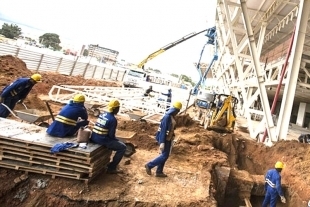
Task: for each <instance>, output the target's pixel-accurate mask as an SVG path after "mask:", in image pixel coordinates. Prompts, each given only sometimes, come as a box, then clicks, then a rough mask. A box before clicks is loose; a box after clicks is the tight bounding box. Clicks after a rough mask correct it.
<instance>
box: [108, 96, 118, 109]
mask: <svg viewBox="0 0 310 207" xmlns="http://www.w3.org/2000/svg"><path fill="white" fill-rule="evenodd" d="M119 106H120V103H119V101H118V100H117V99H112V100H111V101H110V102H109V104H108V111H109V112H112V111H113V109H115V108H117V107H119Z"/></svg>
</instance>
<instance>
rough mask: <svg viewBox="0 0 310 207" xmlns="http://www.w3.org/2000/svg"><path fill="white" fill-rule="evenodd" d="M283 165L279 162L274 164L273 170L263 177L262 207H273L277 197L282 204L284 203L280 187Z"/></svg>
mask: <svg viewBox="0 0 310 207" xmlns="http://www.w3.org/2000/svg"><path fill="white" fill-rule="evenodd" d="M283 167H284V164H283V163H282V162H280V161H278V162H276V164H275V168H274V169H270V170H268V171H267V173H266V176H265V191H266V195H265V199H264V202H263V207H267V205H268V204H269V205H270V207H275V206H276V204H277V200H278V195H279V196H280V198H281V202H282V203H286V199H285V197H284V194H283V191H282V187H281V171H282V169H283Z"/></svg>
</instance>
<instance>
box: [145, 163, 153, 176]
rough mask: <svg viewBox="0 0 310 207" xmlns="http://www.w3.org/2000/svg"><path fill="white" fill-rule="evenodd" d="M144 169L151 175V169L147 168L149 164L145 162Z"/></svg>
mask: <svg viewBox="0 0 310 207" xmlns="http://www.w3.org/2000/svg"><path fill="white" fill-rule="evenodd" d="M144 167H145V171H146V173H147V174H148V175H152V171H151V168H149V166H148V165H147V164H146V165H145V166H144Z"/></svg>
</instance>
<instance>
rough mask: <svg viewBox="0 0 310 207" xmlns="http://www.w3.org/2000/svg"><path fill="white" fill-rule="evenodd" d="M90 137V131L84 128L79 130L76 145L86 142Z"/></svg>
mask: <svg viewBox="0 0 310 207" xmlns="http://www.w3.org/2000/svg"><path fill="white" fill-rule="evenodd" d="M90 135H91V130H90V129H88V128H84V127H81V128H79V130H78V134H77V142H78V143H83V142H88V141H89V138H90Z"/></svg>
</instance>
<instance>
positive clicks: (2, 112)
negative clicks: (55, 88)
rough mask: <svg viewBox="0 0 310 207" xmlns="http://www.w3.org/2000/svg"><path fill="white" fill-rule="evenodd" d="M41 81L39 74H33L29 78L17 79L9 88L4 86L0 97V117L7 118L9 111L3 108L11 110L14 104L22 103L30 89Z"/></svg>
mask: <svg viewBox="0 0 310 207" xmlns="http://www.w3.org/2000/svg"><path fill="white" fill-rule="evenodd" d="M41 81H42V76H41V75H40V74H33V75H32V76H31V77H30V78H18V79H17V80H15V81H14V82H13V83H11V84H10V85H9V86H6V87H5V88H4V89H3V90H2V92H1V95H0V103H2V104H0V117H2V118H6V117H8V116H9V114H10V111H9V110H8V109H7V108H6V107H5V106H7V107H8V108H9V109H11V110H13V109H14V108H15V105H16V103H17V102H19V103H23V101H24V99H25V98H26V97H27V95H28V94H29V92H30V91H31V89H32V87H33V86H34V85H35V84H37V83H38V82H41ZM3 104H4V105H5V106H4V105H3Z"/></svg>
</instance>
